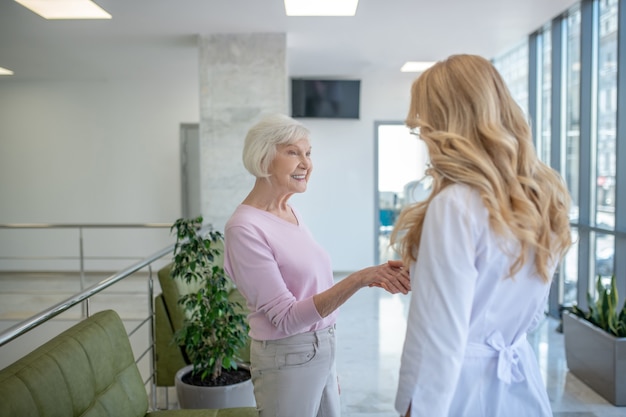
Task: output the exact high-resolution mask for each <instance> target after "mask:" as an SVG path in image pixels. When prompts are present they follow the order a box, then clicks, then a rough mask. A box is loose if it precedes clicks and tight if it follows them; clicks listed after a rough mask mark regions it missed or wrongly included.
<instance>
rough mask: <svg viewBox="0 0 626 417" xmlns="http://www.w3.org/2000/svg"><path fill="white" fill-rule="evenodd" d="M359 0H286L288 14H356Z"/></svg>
mask: <svg viewBox="0 0 626 417" xmlns="http://www.w3.org/2000/svg"><path fill="white" fill-rule="evenodd" d="M358 4H359V0H285V13H287V16H354V15H355V14H356V8H357V5H358Z"/></svg>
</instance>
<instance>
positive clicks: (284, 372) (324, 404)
mask: <svg viewBox="0 0 626 417" xmlns="http://www.w3.org/2000/svg"><path fill="white" fill-rule="evenodd" d="M250 364H251V366H250V371H251V373H252V384H253V385H254V396H255V398H256V404H257V408H258V410H259V417H339V415H340V413H341V406H340V403H339V385H338V382H337V371H336V368H335V326H334V325H333V326H331V327H328V328H326V329H323V330H318V331H314V332H307V333H302V334H298V335H294V336H290V337H286V338H284V339H279V340H267V341H258V340H253V341H252V345H251V348H250Z"/></svg>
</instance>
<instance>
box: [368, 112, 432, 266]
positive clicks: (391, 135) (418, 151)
mask: <svg viewBox="0 0 626 417" xmlns="http://www.w3.org/2000/svg"><path fill="white" fill-rule="evenodd" d="M374 131H375V138H374V142H375V175H376V178H375V183H376V192H375V193H374V194H375V213H376V219H375V222H374V223H375V232H374V233H375V242H377V245H376V249H375V254H374V258H375V260H376V263H377V264H378V263H383V262H387V261H388V260H389V259H399V255H398V253H397V252H396V251H395V250H393V248H391V247H390V245H389V236H390V234H391V231H392V230H393V227H394V225H395V222H396V220H397V218H398V215H399V214H400V211H401V210H402V208H404V207H405V206H406V205H407V204H410V203H412V202H415V201H420V200H422V199H424V198H425V196H427V195H428V194H427V193H428V191H429V188H428V182H427V181H424V179H425V172H426V164H427V161H428V152H427V150H426V145H424V142H422V141H421V140H420V139H419V138H417V137H416V136H415V135H412V134H410V133H409V129H408V128H407V127H406V126H405V124H404V123H403V122H375V123H374Z"/></svg>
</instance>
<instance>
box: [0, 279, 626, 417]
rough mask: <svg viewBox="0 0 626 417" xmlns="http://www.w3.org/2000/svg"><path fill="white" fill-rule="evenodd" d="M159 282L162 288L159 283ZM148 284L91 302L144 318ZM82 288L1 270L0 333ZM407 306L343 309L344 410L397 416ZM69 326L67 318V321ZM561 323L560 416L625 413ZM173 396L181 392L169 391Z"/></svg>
mask: <svg viewBox="0 0 626 417" xmlns="http://www.w3.org/2000/svg"><path fill="white" fill-rule="evenodd" d="M340 276H341V275H338V277H339V278H340ZM104 277H106V275H102V274H93V275H90V276H88V278H87V281H88V284H89V285H91V284H93V283H95V282H98V281H100V280H101V279H103V278H104ZM339 278H338V279H339ZM155 280H156V278H155ZM155 286H156V289H155V291H156V292H158V284H156V285H155ZM147 288H148V287H147V284H146V276H145V275H141V274H139V275H137V276H136V277H132V278H130V279H128V280H127V281H125V282H122V283H119V284H116V285H115V286H114V287H112V288H111V289H110V290H108V291H107V293H106V294H104V295H101V296H99V297H97V298H96V299H95V300H94V301H93V302H92V304H91V308H92V309H93V311H96V310H99V309H102V308H114V309H116V310H117V311H118V312H119V313H120V315H121V316H122V317H123V318H124V319H125V320H126V321H128V322H134V321H137V320H139V319H141V317H144V315H145V314H147V311H148V308H147V299H148V297H147ZM79 289H80V285H79V280H78V277H77V275H76V274H49V273H38V274H6V273H4V274H3V273H0V331H2V330H3V329H6V328H8V327H9V326H11V325H13V324H15V323H16V322H17V321H19V320H21V319H23V318H26V317H28V316H29V315H31V314H34V313H35V312H38V311H41V310H43V309H46V308H48V307H50V306H51V305H53V304H55V303H57V302H59V301H62V300H63V299H64V298H67V297H69V296H71V295H72V294H74V293H75V292H76V291H78V290H79ZM407 306H408V297H406V296H402V295H390V294H388V293H386V292H384V291H382V290H379V289H373V288H367V289H363V290H361V291H359V292H358V293H357V294H356V295H354V296H353V297H352V298H351V299H350V300H349V301H348V302H347V303H346V304H344V305H343V306H342V307H341V312H340V315H339V320H338V324H337V330H338V352H337V367H338V372H339V377H340V383H341V388H342V394H341V397H342V416H344V417H397V413H396V412H395V411H394V410H393V401H394V396H395V389H396V384H397V371H398V366H399V358H400V353H401V348H402V341H403V338H404V329H405V327H406V321H405V318H406V311H407ZM78 314H79V311H75V312H70V313H68V314H67V315H64V316H63V317H62V318H59V319H57V320H58V321H63V320H65V321H67V322H68V323H71V321H72V320H75V319H76V317H78ZM69 325H70V324H67V323H66V324H62V325H60V327H64V326H65V327H67V326H69ZM557 325H558V322H557V321H555V320H552V319H546V320H545V322H544V323H543V324H542V325H541V327H540V328H539V330H538V331H537V332H536V333H534V334H532V335H530V337H529V340H530V341H531V343H532V345H533V346H534V348H535V351H536V352H537V357H538V360H539V363H540V366H541V369H542V373H543V376H544V380H545V382H546V386H547V388H548V394H549V396H550V399H551V402H552V406H553V410H554V415H555V416H558V417H618V416H622V417H625V416H626V407H614V406H612V405H611V404H610V403H608V402H607V401H606V400H604V399H603V398H602V397H600V396H599V395H597V394H596V393H595V392H594V391H592V390H590V389H589V388H588V387H587V386H585V385H584V384H583V383H581V382H580V381H579V380H578V379H577V378H576V377H574V376H572V375H571V374H570V373H569V372H568V370H567V364H566V361H565V356H564V350H563V335H562V334H560V333H558V332H557V331H556V327H557ZM52 328H53V329H55V328H54V327H52ZM53 331H56V330H53ZM31 343H36V342H35V341H32V342H31ZM9 349H11V348H10V345H7V346H4V347H0V368H1V367H4V366H6V361H7V360H9V361H10V360H11V358H12V357H14V356H16V355H20V354H23V352H24V351H25V350H24V349H23V348H20V347H18V348H17V349H16V348H13V349H12V351H9ZM15 350H17V352H16V351H15ZM17 357H19V356H17ZM3 362H5V363H3ZM171 392H172V391H170V393H171ZM172 401H175V398H172V394H170V402H172ZM503 417H506V416H503ZM529 417H533V416H529Z"/></svg>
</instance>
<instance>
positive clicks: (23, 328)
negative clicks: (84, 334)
mask: <svg viewBox="0 0 626 417" xmlns="http://www.w3.org/2000/svg"><path fill="white" fill-rule="evenodd" d="M174 246H175V244H172V245H170V246H168V247H166V248H164V249H161V250H160V251H158V252H156V253H154V254H153V255H151V256H148V257H147V258H144V259H143V260H141V261H139V262H137V263H135V264H133V265H131V266H130V267H128V268H126V269H124V270H122V271H120V272H118V273H116V274H114V275H111V276H110V277H108V278H105V279H104V280H102V281H100V282H99V283H97V284H94V285H92V286H91V287H89V288H87V289H86V290H84V291H82V292H80V293H78V294H76V295H74V296H72V297H70V298H68V299H66V300H64V301H61V302H60V303H58V304H56V305H54V306H52V307H50V308H48V309H47V310H44V311H42V312H40V313H39V314H36V315H34V316H32V317H30V318H28V319H26V320H24V321H22V322H20V323H18V324H16V325H14V326H12V327H10V328H9V329H7V330H5V331H4V332H2V333H0V346H3V345H5V344H7V343H8V342H10V341H11V340H13V339H15V338H17V337H19V336H21V335H23V334H24V333H26V332H28V331H30V330H32V329H33V328H35V327H37V326H39V325H40V324H42V323H44V322H46V321H48V320H50V319H51V318H53V317H55V316H57V315H59V314H61V313H62V312H64V311H66V310H68V309H69V308H71V307H74V306H75V305H77V304H78V303H81V302H82V301H84V300H86V299H88V298H90V297H91V296H92V295H94V294H96V293H99V292H100V291H102V290H104V289H105V288H108V287H110V286H111V285H113V284H115V283H116V282H118V281H120V280H122V279H124V278H126V277H128V276H129V275H131V274H133V273H134V272H137V271H139V270H140V269H142V268H144V267H146V266H148V265H150V264H152V263H153V262H155V261H157V260H159V259H161V258H162V257H163V256H165V255H167V254H168V253H171V252H172V251H173V250H174Z"/></svg>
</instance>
